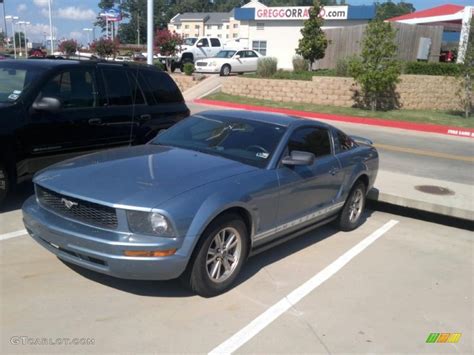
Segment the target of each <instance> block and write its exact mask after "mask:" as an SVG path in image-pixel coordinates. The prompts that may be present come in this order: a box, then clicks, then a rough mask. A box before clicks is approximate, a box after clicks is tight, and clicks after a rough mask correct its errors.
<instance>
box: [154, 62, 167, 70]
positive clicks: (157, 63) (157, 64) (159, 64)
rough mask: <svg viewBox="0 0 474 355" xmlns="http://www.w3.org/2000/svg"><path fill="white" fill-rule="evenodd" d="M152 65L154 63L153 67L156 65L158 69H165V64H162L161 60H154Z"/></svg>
mask: <svg viewBox="0 0 474 355" xmlns="http://www.w3.org/2000/svg"><path fill="white" fill-rule="evenodd" d="M153 65H154V66H155V67H157V68H158V69H160V70H163V71H165V70H166V65H164V64H163V63H162V62H160V61H159V60H157V61H155V62H154V63H153Z"/></svg>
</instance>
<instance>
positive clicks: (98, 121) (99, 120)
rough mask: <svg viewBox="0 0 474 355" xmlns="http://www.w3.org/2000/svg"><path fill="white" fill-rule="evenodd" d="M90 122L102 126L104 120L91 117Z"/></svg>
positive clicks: (92, 124)
mask: <svg viewBox="0 0 474 355" xmlns="http://www.w3.org/2000/svg"><path fill="white" fill-rule="evenodd" d="M88 122H89V124H90V125H91V126H100V125H101V124H102V120H101V119H100V118H91V119H90V120H89V121H88Z"/></svg>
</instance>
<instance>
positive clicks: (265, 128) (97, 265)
mask: <svg viewBox="0 0 474 355" xmlns="http://www.w3.org/2000/svg"><path fill="white" fill-rule="evenodd" d="M377 170H378V154H377V151H376V150H375V148H374V147H372V146H371V144H370V142H369V141H367V140H363V139H355V140H354V139H353V138H351V137H349V136H347V135H346V134H344V133H343V132H341V131H340V130H338V129H336V128H334V127H332V126H329V125H327V124H324V123H321V122H318V121H313V120H306V119H302V118H297V117H291V116H286V115H277V114H267V113H257V112H248V111H207V112H202V113H200V114H197V115H194V116H191V117H189V118H187V119H185V120H183V121H182V122H180V123H178V124H176V125H175V126H173V127H172V128H170V129H169V130H167V131H165V132H162V133H161V134H159V135H158V136H157V137H156V138H155V139H154V140H152V141H151V142H150V143H149V144H147V145H145V146H138V147H133V148H130V147H129V148H120V149H115V150H109V151H104V152H100V153H96V154H91V155H86V156H83V157H80V158H76V159H72V160H68V161H65V162H63V163H59V164H56V165H54V166H52V167H50V168H48V169H46V170H43V171H41V172H40V173H38V174H37V175H36V177H35V179H34V183H35V191H36V194H35V196H32V197H31V198H30V199H28V200H27V201H26V202H25V204H24V206H23V218H24V223H25V226H26V228H27V230H28V232H29V233H30V235H31V236H32V237H33V238H34V239H35V240H36V241H37V242H38V243H39V244H41V245H42V246H44V247H45V248H46V249H48V250H50V251H51V252H53V253H54V254H56V255H57V256H58V257H59V258H61V259H63V260H65V261H67V262H71V263H74V264H77V265H80V266H82V267H85V268H87V269H91V270H95V271H98V272H101V273H105V274H108V275H112V276H115V277H120V278H129V279H149V280H150V279H151V280H166V279H173V278H177V277H180V278H181V279H182V280H183V281H184V282H185V283H186V284H187V285H188V286H189V287H190V288H191V289H192V290H194V291H195V292H196V293H198V294H200V295H202V296H213V295H217V294H219V293H222V292H224V291H226V290H227V289H229V288H230V287H231V285H232V283H233V282H234V280H235V278H236V277H237V275H238V273H239V271H240V269H241V268H242V265H243V264H244V262H245V260H246V259H247V257H248V256H249V255H251V254H252V253H255V252H256V251H259V250H262V249H263V248H268V247H269V246H271V245H274V244H276V243H279V242H281V241H283V240H286V239H288V237H290V236H296V235H298V234H301V233H303V232H306V231H308V230H309V229H311V228H315V227H317V226H319V225H322V224H324V223H327V222H330V221H334V220H335V221H336V223H337V224H338V226H339V227H340V229H341V230H344V231H349V230H352V229H354V228H356V227H357V226H358V225H359V224H360V223H361V215H362V213H363V209H364V204H365V198H366V193H367V191H368V190H369V189H370V188H371V187H372V185H373V183H374V180H375V177H376V175H377Z"/></svg>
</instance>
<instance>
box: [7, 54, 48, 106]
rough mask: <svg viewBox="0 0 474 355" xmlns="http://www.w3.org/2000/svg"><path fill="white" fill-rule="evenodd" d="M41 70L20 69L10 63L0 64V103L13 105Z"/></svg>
mask: <svg viewBox="0 0 474 355" xmlns="http://www.w3.org/2000/svg"><path fill="white" fill-rule="evenodd" d="M42 71H43V70H42V69H39V68H31V67H30V68H28V67H20V66H18V65H17V64H12V63H0V103H13V102H15V101H16V100H18V99H19V98H20V95H21V93H22V92H23V91H24V90H25V89H26V88H27V87H28V85H29V84H30V83H32V82H33V81H34V80H35V78H37V77H38V75H39V74H41V73H42Z"/></svg>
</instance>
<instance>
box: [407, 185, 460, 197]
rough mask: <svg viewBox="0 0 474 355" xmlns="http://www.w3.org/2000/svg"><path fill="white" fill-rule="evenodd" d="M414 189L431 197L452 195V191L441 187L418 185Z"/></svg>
mask: <svg viewBox="0 0 474 355" xmlns="http://www.w3.org/2000/svg"><path fill="white" fill-rule="evenodd" d="M415 189H416V190H418V191H421V192H424V193H427V194H432V195H445V196H446V195H454V191H452V190H450V189H448V188H446V187H441V186H435V185H418V186H415Z"/></svg>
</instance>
